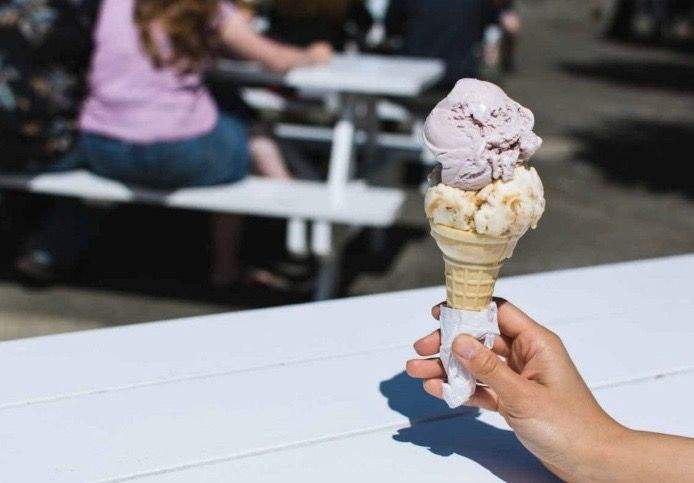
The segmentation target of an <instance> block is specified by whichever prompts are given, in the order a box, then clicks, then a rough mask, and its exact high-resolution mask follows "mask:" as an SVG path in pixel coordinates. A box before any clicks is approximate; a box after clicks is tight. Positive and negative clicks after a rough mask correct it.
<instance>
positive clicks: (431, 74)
mask: <svg viewBox="0 0 694 483" xmlns="http://www.w3.org/2000/svg"><path fill="white" fill-rule="evenodd" d="M444 70H445V65H444V63H443V62H442V61H440V60H437V59H422V58H414V57H394V56H382V55H369V54H337V55H335V56H334V57H333V59H332V61H331V62H330V63H329V64H327V65H318V66H308V67H299V68H296V69H292V70H291V71H290V72H289V73H287V74H286V75H285V76H279V75H276V74H271V73H269V72H267V71H265V70H264V69H263V68H262V66H261V65H260V64H258V63H254V62H244V61H236V60H228V59H223V60H220V61H218V62H217V64H216V75H220V76H224V77H230V78H233V79H234V80H236V81H238V82H242V83H256V84H283V85H286V86H289V87H294V88H296V89H301V90H315V91H322V92H346V93H353V94H362V95H374V96H399V97H413V96H416V95H418V94H420V93H421V92H422V91H423V90H424V89H426V88H427V87H428V86H430V85H432V84H434V83H435V82H436V81H438V80H439V79H440V78H441V76H442V75H443V72H444Z"/></svg>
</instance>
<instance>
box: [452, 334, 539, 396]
mask: <svg viewBox="0 0 694 483" xmlns="http://www.w3.org/2000/svg"><path fill="white" fill-rule="evenodd" d="M453 355H454V356H455V358H456V359H458V361H460V363H461V364H463V366H465V368H466V369H467V370H468V371H470V373H471V374H472V375H473V376H474V377H475V378H476V379H477V380H479V381H481V382H483V383H485V384H487V385H488V386H489V387H490V388H491V389H493V390H494V392H495V393H496V394H498V395H499V396H501V397H502V398H506V397H507V396H508V397H509V398H513V397H514V395H516V394H517V393H519V392H520V391H521V389H522V388H523V384H524V383H526V381H525V380H524V379H523V378H522V377H521V376H520V375H518V374H517V373H516V372H514V371H513V370H512V369H511V368H510V367H509V366H508V365H506V364H505V363H504V362H503V361H502V360H501V359H499V357H498V356H497V355H496V354H495V353H494V352H492V351H490V350H489V349H487V348H486V347H484V346H483V345H482V344H481V343H480V342H479V341H478V340H476V339H474V338H472V337H470V336H467V335H461V336H458V337H457V338H456V339H455V341H454V342H453Z"/></svg>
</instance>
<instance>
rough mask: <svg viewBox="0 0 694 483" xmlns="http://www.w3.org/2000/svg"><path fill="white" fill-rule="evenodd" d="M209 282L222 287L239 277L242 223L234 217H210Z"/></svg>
mask: <svg viewBox="0 0 694 483" xmlns="http://www.w3.org/2000/svg"><path fill="white" fill-rule="evenodd" d="M211 222H212V243H213V246H212V274H211V277H210V278H211V282H212V285H214V286H216V287H223V286H225V285H229V284H230V283H233V282H235V281H237V280H238V279H239V277H240V275H241V266H240V265H241V264H240V258H239V248H240V239H241V230H242V226H243V221H242V219H241V217H239V216H235V215H217V214H215V215H212V220H211Z"/></svg>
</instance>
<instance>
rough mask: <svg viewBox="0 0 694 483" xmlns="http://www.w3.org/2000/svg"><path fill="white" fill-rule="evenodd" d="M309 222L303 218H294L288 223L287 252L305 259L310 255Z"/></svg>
mask: <svg viewBox="0 0 694 483" xmlns="http://www.w3.org/2000/svg"><path fill="white" fill-rule="evenodd" d="M307 228H308V227H307V222H306V220H303V219H301V218H292V219H290V220H288V221H287V251H288V252H289V253H290V254H291V255H294V256H298V257H305V256H307V255H308V250H309V249H308V245H307V240H308V238H307V234H308V233H307V232H308V230H307Z"/></svg>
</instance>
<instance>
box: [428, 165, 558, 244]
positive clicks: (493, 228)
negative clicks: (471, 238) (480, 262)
mask: <svg viewBox="0 0 694 483" xmlns="http://www.w3.org/2000/svg"><path fill="white" fill-rule="evenodd" d="M424 209H425V211H426V214H427V217H428V218H429V219H430V220H432V221H433V222H434V223H436V224H438V225H442V226H447V227H450V228H455V229H457V230H464V231H470V232H474V233H478V234H480V235H489V236H494V237H520V236H522V235H523V234H524V233H525V232H526V231H528V229H529V228H535V226H537V223H538V221H540V218H541V217H542V214H543V213H544V211H545V198H544V189H543V186H542V181H540V177H539V176H538V175H537V172H536V171H535V168H526V167H525V166H518V167H516V168H515V169H514V171H513V177H512V179H511V180H509V181H506V182H505V181H502V180H497V181H494V182H492V183H490V184H488V185H487V186H485V187H484V188H483V189H481V190H479V191H463V190H460V189H457V188H452V187H450V186H448V185H446V184H443V183H441V184H438V185H436V186H433V187H431V188H429V190H428V191H427V194H426V199H425V202H424Z"/></svg>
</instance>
